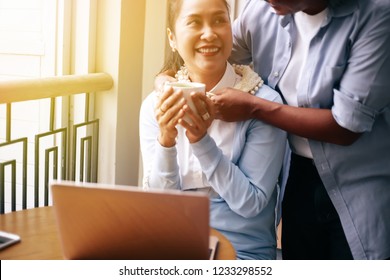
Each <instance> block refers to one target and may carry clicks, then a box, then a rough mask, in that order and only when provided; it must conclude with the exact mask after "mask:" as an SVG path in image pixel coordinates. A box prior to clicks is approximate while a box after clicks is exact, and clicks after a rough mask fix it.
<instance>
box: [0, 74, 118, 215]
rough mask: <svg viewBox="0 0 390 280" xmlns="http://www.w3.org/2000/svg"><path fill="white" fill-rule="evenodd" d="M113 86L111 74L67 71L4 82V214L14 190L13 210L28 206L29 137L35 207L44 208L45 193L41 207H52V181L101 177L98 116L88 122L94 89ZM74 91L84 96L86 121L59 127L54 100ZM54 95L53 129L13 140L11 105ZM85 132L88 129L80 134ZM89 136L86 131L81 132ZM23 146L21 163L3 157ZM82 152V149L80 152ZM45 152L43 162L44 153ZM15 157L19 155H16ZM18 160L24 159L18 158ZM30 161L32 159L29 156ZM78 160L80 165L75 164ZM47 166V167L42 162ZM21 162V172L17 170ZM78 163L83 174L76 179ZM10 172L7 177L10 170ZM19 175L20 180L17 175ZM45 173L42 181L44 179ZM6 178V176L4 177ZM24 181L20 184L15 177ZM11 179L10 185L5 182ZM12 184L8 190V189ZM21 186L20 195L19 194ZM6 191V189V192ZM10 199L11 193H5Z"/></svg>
mask: <svg viewBox="0 0 390 280" xmlns="http://www.w3.org/2000/svg"><path fill="white" fill-rule="evenodd" d="M112 85H113V81H112V78H111V77H110V76H109V75H107V74H104V73H95V74H86V75H69V76H61V77H50V78H40V79H28V80H27V79H26V80H16V81H15V80H13V81H1V82H0V104H5V107H6V116H5V124H6V125H5V140H4V141H3V143H0V213H1V214H3V213H4V212H5V204H6V203H7V202H6V195H5V194H6V193H10V195H9V196H10V197H11V199H10V201H11V202H10V204H11V211H16V210H17V207H16V205H20V207H21V209H26V208H28V203H27V199H28V193H29V192H28V183H29V182H28V179H27V178H28V176H27V175H28V174H27V172H28V170H27V165H28V156H29V153H28V150H27V149H28V143H29V142H28V141H29V140H30V142H34V146H35V148H34V153H33V155H32V157H34V160H33V161H32V162H34V182H33V189H34V191H33V196H34V205H33V206H34V207H39V206H40V201H41V199H40V197H41V194H43V205H44V206H47V205H49V197H50V192H49V182H50V180H51V179H63V180H73V181H75V180H78V181H85V182H96V181H97V170H98V151H99V149H98V145H99V119H93V120H90V119H89V117H90V106H91V104H90V95H91V93H92V92H94V93H95V92H99V91H104V90H109V89H110V88H111V87H112ZM74 94H83V95H85V108H84V112H85V114H84V121H83V122H81V123H78V124H70V125H68V126H65V127H60V128H55V113H56V112H55V110H56V98H57V97H60V96H62V97H63V96H71V95H74ZM47 98H48V99H50V117H49V129H48V131H46V132H42V133H39V134H37V135H35V137H34V139H28V137H21V138H19V139H12V135H11V127H12V117H11V116H12V114H11V110H12V104H13V103H15V102H19V101H29V100H39V99H47ZM80 130H83V132H84V133H81V132H80ZM82 134H85V135H82ZM45 140H48V141H49V142H51V143H52V145H50V146H49V147H43V146H42V145H41V144H42V142H44V141H45ZM18 145H19V146H21V147H20V149H18V152H17V153H19V150H20V153H21V155H22V156H21V158H22V160H21V161H22V162H21V164H17V159H16V158H7V159H5V158H3V157H2V156H1V150H2V149H4V148H6V147H10V146H13V147H14V146H18ZM77 151H79V153H77ZM41 152H42V153H44V156H43V160H44V162H43V163H42V162H41V156H40V154H41ZM15 157H17V156H15ZM19 158H20V157H19ZM30 161H31V159H30ZM77 162H78V164H76V163H77ZM42 165H43V166H44V168H43V170H42V169H41V166H42ZM18 166H21V167H20V168H21V172H18ZM77 166H78V168H79V170H78V171H79V172H78V174H79V176H78V178H77V176H76V175H77V170H76V169H77ZM9 169H10V171H11V175H10V176H7V175H6V174H7V172H6V170H9ZM18 174H20V175H19V177H21V178H17V176H18ZM42 175H43V179H42ZM6 177H7V178H6ZM18 179H19V181H20V182H21V184H19V185H18V184H17V180H18ZM7 182H8V183H7ZM7 186H8V188H9V190H8V189H6V188H7ZM19 189H20V193H21V197H20V198H19V197H18V195H17V194H18V190H19ZM6 191H7V192H6ZM7 198H8V197H7Z"/></svg>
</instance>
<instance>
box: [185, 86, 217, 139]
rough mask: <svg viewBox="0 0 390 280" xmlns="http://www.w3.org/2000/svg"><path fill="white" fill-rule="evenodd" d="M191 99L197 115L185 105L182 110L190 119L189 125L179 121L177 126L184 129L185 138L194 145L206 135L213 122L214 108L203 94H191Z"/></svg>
mask: <svg viewBox="0 0 390 280" xmlns="http://www.w3.org/2000/svg"><path fill="white" fill-rule="evenodd" d="M191 98H192V101H193V102H194V105H195V107H196V110H197V111H198V113H195V112H194V111H192V110H191V108H190V107H189V106H188V105H185V106H184V107H183V110H184V113H185V114H186V116H188V118H189V119H191V123H189V122H186V121H185V120H184V119H180V120H179V124H180V125H182V126H183V127H184V128H185V129H186V136H187V138H188V140H189V141H190V143H196V142H198V141H199V140H200V139H202V138H203V137H204V136H205V135H206V133H207V129H208V128H209V127H210V125H211V123H212V122H213V120H214V118H215V107H214V104H213V102H212V101H211V100H210V99H209V98H208V97H207V96H206V95H205V94H204V93H201V92H196V93H195V92H193V93H191Z"/></svg>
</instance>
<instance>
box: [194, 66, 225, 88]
mask: <svg viewBox="0 0 390 280" xmlns="http://www.w3.org/2000/svg"><path fill="white" fill-rule="evenodd" d="M225 71H226V67H225V69H224V70H223V71H219V72H218V73H217V72H211V73H210V72H201V73H199V72H191V71H190V69H188V77H189V79H190V80H191V81H192V82H197V83H203V84H205V85H206V91H210V90H211V89H213V88H214V87H215V86H216V85H217V84H218V83H219V81H220V80H221V79H222V77H223V75H224V74H225Z"/></svg>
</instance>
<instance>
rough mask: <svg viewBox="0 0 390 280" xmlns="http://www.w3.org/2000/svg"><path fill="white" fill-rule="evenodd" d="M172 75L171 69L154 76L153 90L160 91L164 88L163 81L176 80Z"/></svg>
mask: <svg viewBox="0 0 390 280" xmlns="http://www.w3.org/2000/svg"><path fill="white" fill-rule="evenodd" d="M174 76H175V73H173V71H167V72H164V73H160V74H158V75H157V76H156V78H155V79H154V90H155V91H158V92H162V91H163V89H164V85H165V83H167V82H175V81H176V79H175V78H174Z"/></svg>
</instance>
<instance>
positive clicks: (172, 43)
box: [167, 28, 176, 52]
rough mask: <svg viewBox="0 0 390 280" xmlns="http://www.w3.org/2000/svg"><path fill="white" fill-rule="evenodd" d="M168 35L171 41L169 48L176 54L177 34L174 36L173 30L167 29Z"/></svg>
mask: <svg viewBox="0 0 390 280" xmlns="http://www.w3.org/2000/svg"><path fill="white" fill-rule="evenodd" d="M167 35H168V40H169V46H171V49H172V52H175V51H176V40H175V34H173V32H172V31H171V29H169V28H167Z"/></svg>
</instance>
